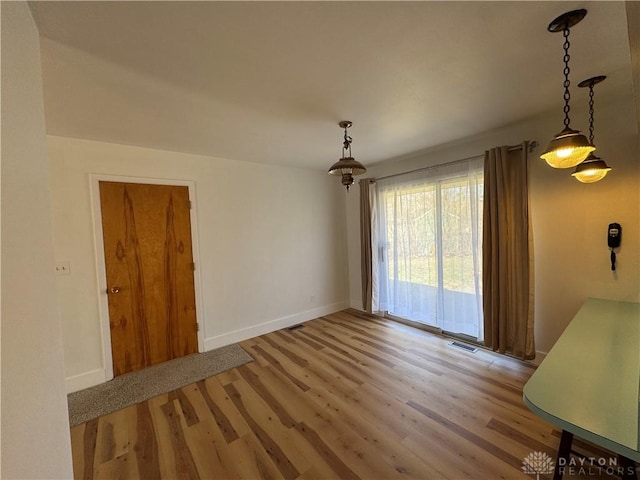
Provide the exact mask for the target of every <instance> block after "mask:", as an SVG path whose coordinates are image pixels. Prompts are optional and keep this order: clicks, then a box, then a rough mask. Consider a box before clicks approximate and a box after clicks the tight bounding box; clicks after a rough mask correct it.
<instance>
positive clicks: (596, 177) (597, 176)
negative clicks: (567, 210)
mask: <svg viewBox="0 0 640 480" xmlns="http://www.w3.org/2000/svg"><path fill="white" fill-rule="evenodd" d="M605 78H607V77H606V76H604V75H599V76H597V77H591V78H588V79H586V80H583V81H582V82H580V83H579V84H578V86H579V87H580V88H586V87H588V88H589V141H590V142H591V144H592V145H593V103H594V102H593V86H594V85H596V84H598V83H600V82H602V81H603V80H604V79H605ZM610 170H611V167H609V166H608V165H607V164H606V162H605V161H604V160H602V159H601V158H600V157H597V156H595V155H594V154H593V152H591V153H589V156H588V157H587V158H586V159H585V161H584V162H582V163H581V164H579V165H578V166H577V167H576V169H575V170H574V171H573V173H572V174H571V175H572V176H573V177H575V178H576V180H578V181H579V182H582V183H595V182H598V181H600V180H602V179H603V178H604V177H606V175H607V173H609V171H610Z"/></svg>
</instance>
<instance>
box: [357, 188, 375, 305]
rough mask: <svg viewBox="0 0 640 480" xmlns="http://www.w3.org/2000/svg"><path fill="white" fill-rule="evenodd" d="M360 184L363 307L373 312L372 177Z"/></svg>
mask: <svg viewBox="0 0 640 480" xmlns="http://www.w3.org/2000/svg"><path fill="white" fill-rule="evenodd" d="M359 184H360V252H361V253H360V270H361V272H362V308H363V309H364V310H365V311H367V312H369V313H371V310H372V308H371V299H372V292H373V291H372V286H373V279H372V271H373V266H372V257H371V202H370V200H369V198H370V193H369V186H370V185H371V179H370V178H363V179H362V180H360V182H359Z"/></svg>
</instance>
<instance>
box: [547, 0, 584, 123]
mask: <svg viewBox="0 0 640 480" xmlns="http://www.w3.org/2000/svg"><path fill="white" fill-rule="evenodd" d="M586 15H587V11H586V10H585V9H584V8H582V9H580V10H572V11H570V12H567V13H563V14H562V15H560V16H559V17H557V18H555V19H554V20H553V21H552V22H551V23H550V24H549V26H548V27H547V30H549V31H550V32H554V33H555V32H562V36H563V37H564V43H563V44H562V49H563V50H564V56H563V57H562V61H563V63H564V70H563V73H564V83H563V86H564V94H563V99H564V108H563V111H564V126H565V128H571V127H570V126H569V123H570V122H571V119H570V118H569V111H570V110H571V106H570V105H569V101H570V100H571V92H570V91H569V87H570V86H571V81H570V80H569V73H571V69H570V68H569V60H570V59H571V56H570V55H569V47H570V46H571V43H570V42H569V32H570V29H571V27H573V26H574V25H577V24H578V23H580V22H581V21H582V19H583V18H584V17H585V16H586Z"/></svg>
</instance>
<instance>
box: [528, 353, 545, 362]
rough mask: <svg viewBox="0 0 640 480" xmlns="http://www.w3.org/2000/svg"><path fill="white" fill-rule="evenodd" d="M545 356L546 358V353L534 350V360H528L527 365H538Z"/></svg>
mask: <svg viewBox="0 0 640 480" xmlns="http://www.w3.org/2000/svg"><path fill="white" fill-rule="evenodd" d="M546 356H547V352H541V351H539V350H536V358H534V359H533V360H529V363H532V364H534V365H540V362H542V360H544V358H545V357H546Z"/></svg>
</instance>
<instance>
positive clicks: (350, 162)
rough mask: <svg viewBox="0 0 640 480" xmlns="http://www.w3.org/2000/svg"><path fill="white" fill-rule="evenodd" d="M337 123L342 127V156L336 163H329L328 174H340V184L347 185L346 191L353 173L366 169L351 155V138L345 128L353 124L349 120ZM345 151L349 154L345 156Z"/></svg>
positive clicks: (350, 183)
mask: <svg viewBox="0 0 640 480" xmlns="http://www.w3.org/2000/svg"><path fill="white" fill-rule="evenodd" d="M338 125H340V128H344V141H343V142H342V158H340V160H338V161H337V162H336V163H334V164H333V165H331V168H330V169H329V175H342V185H344V186H345V187H347V192H348V191H349V187H351V185H353V181H354V180H353V176H354V175H362V174H363V173H364V172H366V171H367V169H366V168H365V167H364V165H362V164H361V163H360V162H358V161H357V160H356V159H355V158H353V157H352V156H351V142H352V141H353V140H352V138H351V137H350V136H349V135H347V129H348V128H350V127H351V125H353V123H352V122H350V121H349V120H343V121H342V122H340V123H339V124H338ZM347 152H348V153H349V156H346V154H347Z"/></svg>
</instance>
